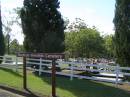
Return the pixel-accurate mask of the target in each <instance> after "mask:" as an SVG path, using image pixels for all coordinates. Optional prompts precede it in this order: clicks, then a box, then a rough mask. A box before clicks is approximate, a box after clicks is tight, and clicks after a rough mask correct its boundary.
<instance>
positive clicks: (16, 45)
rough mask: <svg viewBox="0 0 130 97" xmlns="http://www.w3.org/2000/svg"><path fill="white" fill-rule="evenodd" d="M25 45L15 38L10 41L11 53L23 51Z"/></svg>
mask: <svg viewBox="0 0 130 97" xmlns="http://www.w3.org/2000/svg"><path fill="white" fill-rule="evenodd" d="M23 51H24V49H23V46H22V45H20V44H19V42H18V40H17V39H14V40H13V41H11V43H10V54H16V53H17V52H23Z"/></svg>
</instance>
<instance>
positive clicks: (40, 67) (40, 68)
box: [39, 58, 42, 76]
mask: <svg viewBox="0 0 130 97" xmlns="http://www.w3.org/2000/svg"><path fill="white" fill-rule="evenodd" d="M41 70H42V58H40V66H39V76H40V75H41Z"/></svg>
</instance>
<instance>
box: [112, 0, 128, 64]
mask: <svg viewBox="0 0 130 97" xmlns="http://www.w3.org/2000/svg"><path fill="white" fill-rule="evenodd" d="M115 7H116V10H115V18H114V24H115V37H114V42H115V54H116V57H117V62H118V63H119V64H121V65H124V66H130V0H116V6H115Z"/></svg>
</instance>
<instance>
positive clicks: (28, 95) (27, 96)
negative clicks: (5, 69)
mask: <svg viewBox="0 0 130 97" xmlns="http://www.w3.org/2000/svg"><path fill="white" fill-rule="evenodd" d="M0 89H3V90H6V91H9V92H12V93H15V94H18V95H21V96H25V97H41V96H37V95H35V94H34V93H33V92H31V91H30V90H29V89H26V90H17V89H14V88H11V87H7V86H2V85H0Z"/></svg>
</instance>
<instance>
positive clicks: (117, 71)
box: [116, 64, 119, 87]
mask: <svg viewBox="0 0 130 97" xmlns="http://www.w3.org/2000/svg"><path fill="white" fill-rule="evenodd" d="M118 79H119V65H118V64H117V65H116V87H118Z"/></svg>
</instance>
